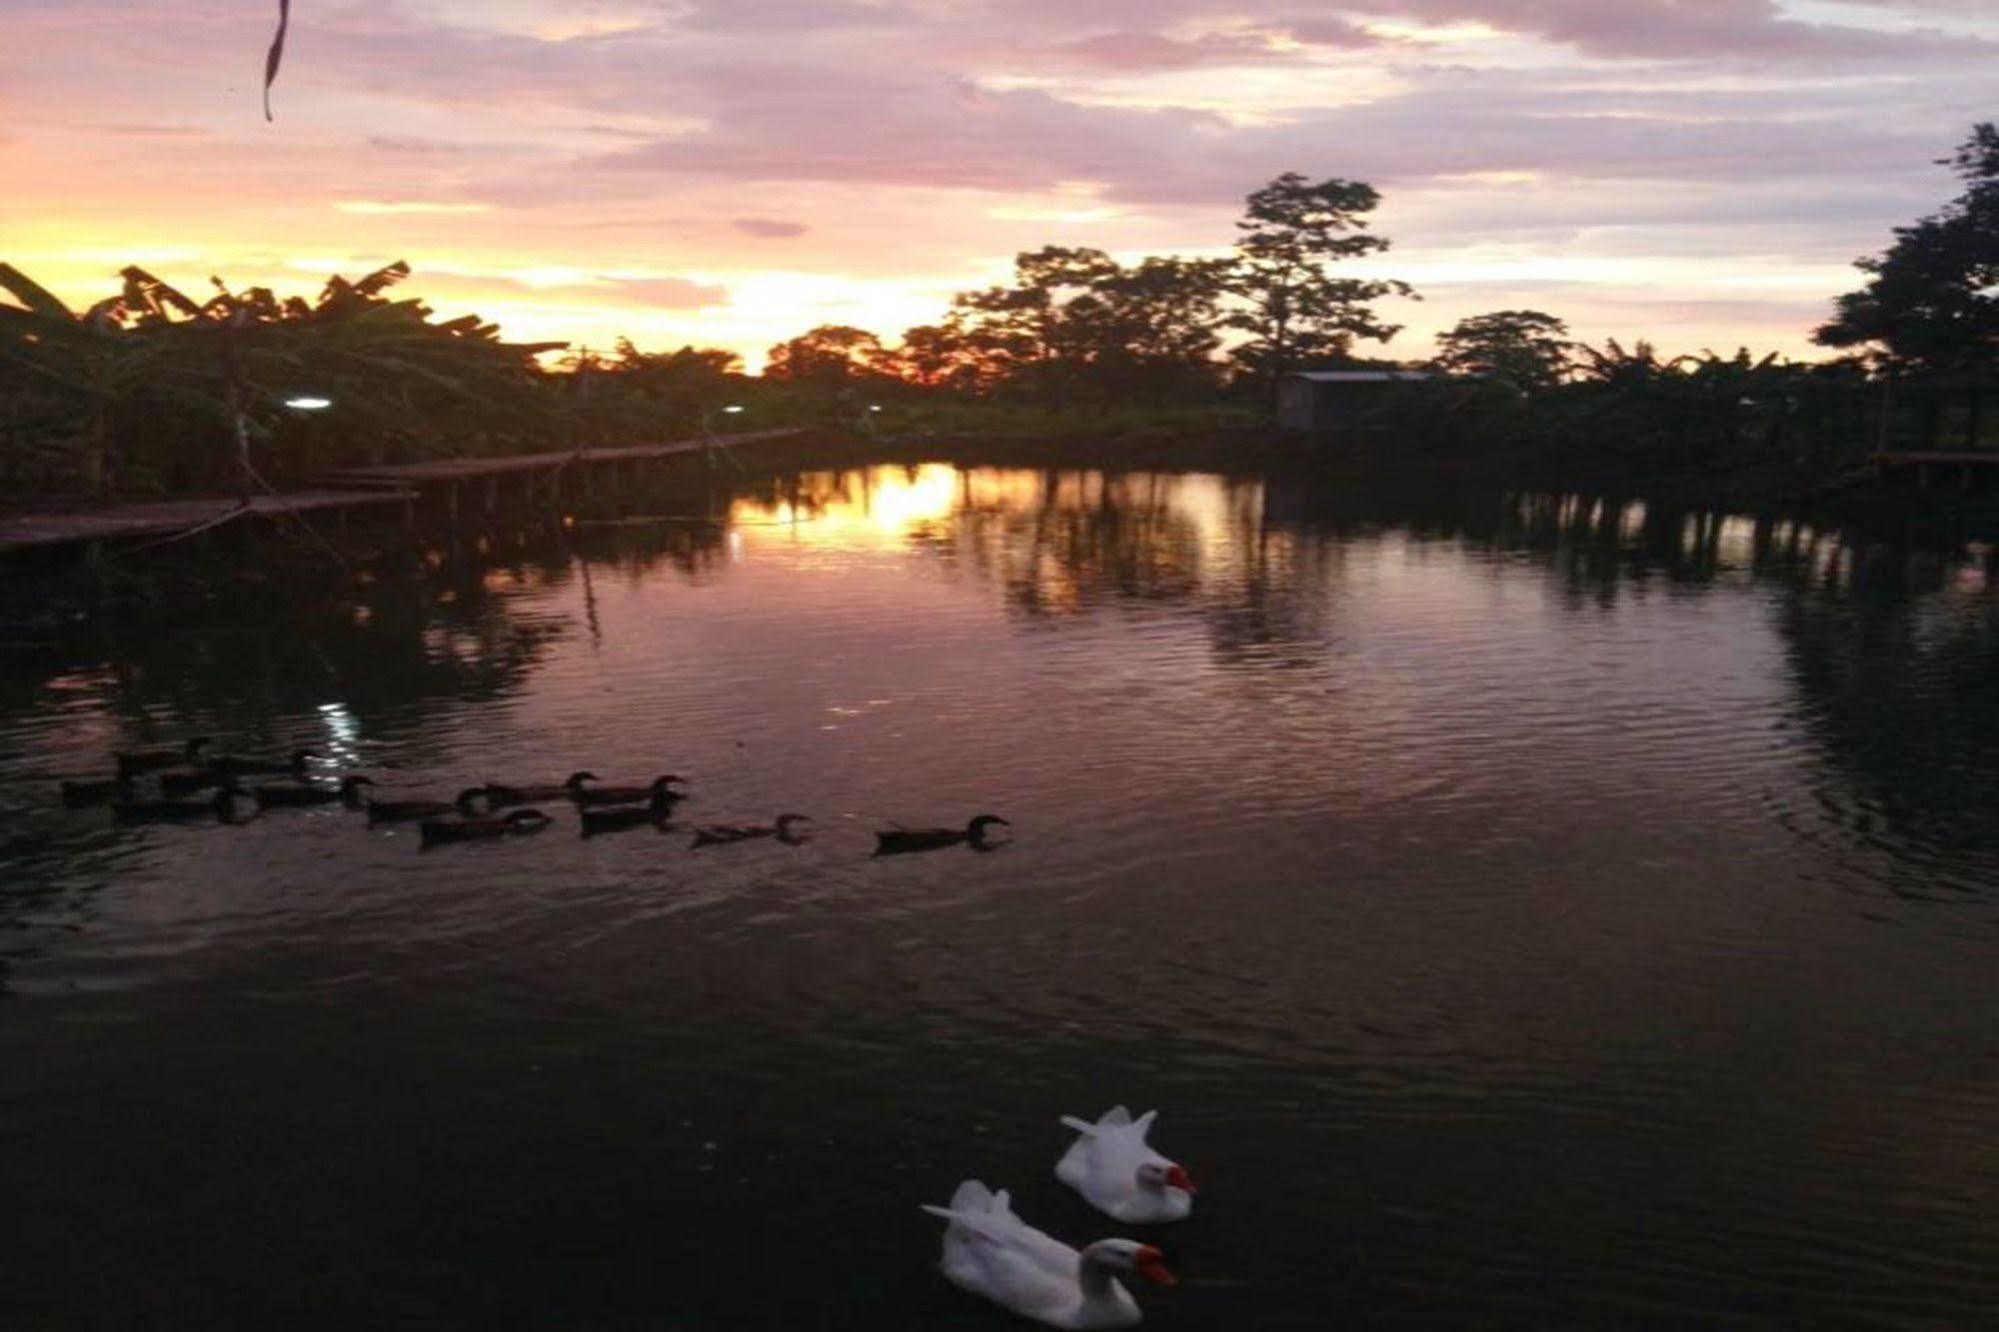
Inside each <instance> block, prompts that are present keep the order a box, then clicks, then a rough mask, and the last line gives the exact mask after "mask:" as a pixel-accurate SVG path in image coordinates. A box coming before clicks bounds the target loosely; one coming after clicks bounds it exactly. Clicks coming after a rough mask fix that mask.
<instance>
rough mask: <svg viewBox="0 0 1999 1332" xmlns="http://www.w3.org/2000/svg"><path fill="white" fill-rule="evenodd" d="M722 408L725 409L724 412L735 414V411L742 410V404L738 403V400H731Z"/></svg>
mask: <svg viewBox="0 0 1999 1332" xmlns="http://www.w3.org/2000/svg"><path fill="white" fill-rule="evenodd" d="M722 410H723V411H725V412H728V413H730V414H731V415H733V414H735V413H736V412H740V411H742V410H743V405H742V404H741V403H739V402H732V403H730V404H729V405H728V406H727V407H724V408H723V409H722Z"/></svg>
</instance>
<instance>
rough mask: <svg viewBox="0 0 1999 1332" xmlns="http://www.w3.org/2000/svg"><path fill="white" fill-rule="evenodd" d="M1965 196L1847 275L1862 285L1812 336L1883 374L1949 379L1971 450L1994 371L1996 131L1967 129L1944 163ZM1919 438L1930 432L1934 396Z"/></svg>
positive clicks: (1998, 235)
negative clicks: (1955, 386)
mask: <svg viewBox="0 0 1999 1332" xmlns="http://www.w3.org/2000/svg"><path fill="white" fill-rule="evenodd" d="M1939 165H1944V166H1949V167H1950V168H1951V169H1952V170H1953V171H1955V172H1956V174H1957V175H1958V177H1959V178H1960V179H1962V180H1963V181H1964V182H1965V191H1964V193H1963V194H1961V195H1959V196H1958V197H1957V198H1956V199H1954V200H1952V201H1951V202H1950V203H1948V204H1946V205H1945V206H1944V207H1943V209H1942V210H1941V211H1939V212H1936V213H1933V214H1931V215H1930V216H1928V217H1924V218H1920V219H1918V220H1917V221H1916V222H1914V223H1913V224H1911V225H1909V226H1906V227H1897V228H1896V229H1895V242H1894V244H1892V245H1890V246H1889V247H1888V249H1887V250H1886V251H1885V252H1884V253H1882V254H1880V255H1877V256H1873V257H1870V258H1866V259H1861V260H1859V261H1857V262H1856V264H1855V267H1857V268H1859V269H1860V270H1861V271H1862V272H1864V273H1867V274H1868V275H1869V277H1868V281H1867V285H1866V286H1864V287H1862V288H1861V289H1860V290H1859V291H1855V292H1849V293H1847V294H1846V295H1844V296H1841V297H1840V298H1839V301H1838V305H1837V313H1836V314H1835V315H1834V317H1833V318H1832V319H1831V320H1830V321H1829V322H1827V323H1825V324H1822V325H1821V326H1820V327H1819V328H1818V329H1817V330H1816V331H1815V332H1814V333H1813V334H1812V339H1813V341H1815V342H1817V343H1819V344H1820V345H1821V346H1826V347H1858V348H1863V349H1866V350H1868V351H1870V352H1872V353H1873V354H1874V358H1875V361H1876V363H1877V364H1878V365H1879V366H1880V367H1881V368H1884V369H1887V370H1890V371H1909V370H1916V371H1921V372H1925V373H1928V374H1930V375H1933V376H1948V377H1950V378H1952V379H1954V380H1958V381H1961V382H1962V383H1964V384H1965V386H1966V387H1967V389H1968V397H1969V404H1970V413H1969V418H1970V419H1969V421H1968V423H1967V429H1966V435H1967V437H1968V438H1969V439H1970V440H1971V441H1973V442H1974V443H1975V442H1976V440H1977V438H1978V434H1979V425H1980V419H1979V418H1980V408H1981V406H1982V403H1983V397H1984V389H1985V386H1986V384H1987V383H1988V381H1989V380H1990V379H1991V377H1992V371H1993V364H1994V362H1995V361H1999V127H1995V126H1994V124H1993V123H1992V122H1990V121H1987V122H1985V123H1983V124H1980V125H1977V126H1974V127H1973V129H1972V132H1971V137H1969V138H1968V139H1966V140H1965V141H1964V143H1963V144H1962V145H1960V146H1959V148H1958V149H1957V151H1956V152H1955V153H1953V154H1952V155H1951V156H1950V157H1948V158H1944V159H1941V161H1940V163H1939ZM1931 404H1932V405H1931V407H1930V410H1929V412H1928V416H1929V424H1928V428H1927V429H1926V431H1925V433H1926V434H1934V433H1935V430H1936V428H1937V420H1936V418H1937V409H1936V407H1935V397H1934V395H1932V398H1931Z"/></svg>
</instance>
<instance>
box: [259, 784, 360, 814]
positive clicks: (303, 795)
mask: <svg viewBox="0 0 1999 1332" xmlns="http://www.w3.org/2000/svg"><path fill="white" fill-rule="evenodd" d="M373 785H374V783H373V782H371V781H369V780H368V779H367V778H366V777H342V778H341V779H340V785H338V786H323V785H320V784H317V783H314V782H297V783H294V784H292V785H289V786H287V785H282V784H272V785H265V786H258V787H253V788H252V789H251V794H253V795H255V796H256V797H257V803H258V804H259V805H261V806H263V807H264V808H265V809H288V808H296V807H298V806H302V805H332V804H344V805H348V806H350V807H358V806H359V804H360V803H361V794H360V792H361V788H362V787H364V786H373Z"/></svg>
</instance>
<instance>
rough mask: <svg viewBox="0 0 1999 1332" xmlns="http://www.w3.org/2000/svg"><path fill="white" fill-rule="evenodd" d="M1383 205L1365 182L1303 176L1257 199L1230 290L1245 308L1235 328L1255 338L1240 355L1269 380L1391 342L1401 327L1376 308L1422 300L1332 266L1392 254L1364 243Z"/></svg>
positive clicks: (1378, 244)
mask: <svg viewBox="0 0 1999 1332" xmlns="http://www.w3.org/2000/svg"><path fill="white" fill-rule="evenodd" d="M1380 202H1381V196H1380V195H1379V194H1377V193H1375V190H1374V187H1373V186H1371V185H1366V184H1363V183H1361V182H1360V181H1351V180H1340V179H1337V178H1334V179H1330V180H1322V181H1318V182H1316V183H1315V182H1312V181H1309V180H1307V179H1306V178H1305V177H1303V176H1301V175H1299V174H1298V173H1296V172H1294V171H1287V172H1285V173H1284V174H1283V175H1281V176H1279V177H1277V179H1275V180H1273V181H1271V182H1270V183H1269V184H1268V185H1265V186H1264V187H1263V188H1262V189H1260V190H1257V191H1256V192H1255V193H1253V194H1251V195H1250V196H1249V198H1248V200H1247V209H1246V211H1245V213H1244V215H1243V220H1242V221H1240V222H1238V223H1236V229H1237V230H1239V231H1240V232H1242V235H1241V236H1239V237H1238V238H1237V239H1236V256H1237V257H1236V261H1235V266H1234V269H1233V271H1232V273H1231V281H1230V289H1231V291H1232V292H1233V293H1234V294H1235V295H1236V296H1237V297H1238V298H1239V299H1240V301H1241V302H1242V304H1241V307H1240V308H1238V309H1237V310H1236V311H1235V312H1234V313H1233V314H1231V315H1230V317H1229V319H1228V326H1229V327H1231V328H1235V329H1239V330H1241V331H1242V332H1244V333H1246V334H1248V337H1247V338H1246V339H1245V340H1244V341H1243V342H1242V343H1241V344H1240V345H1239V346H1237V347H1236V348H1235V350H1234V351H1233V353H1231V355H1232V356H1233V358H1234V359H1235V361H1236V363H1237V364H1238V365H1240V366H1241V367H1242V368H1243V369H1244V370H1246V371H1248V372H1249V373H1250V374H1252V375H1255V376H1257V377H1259V378H1262V379H1264V380H1267V381H1274V380H1275V379H1276V377H1277V376H1279V375H1281V374H1283V373H1285V372H1286V371H1288V370H1294V369H1296V368H1298V367H1299V366H1301V365H1305V364H1308V363H1311V362H1315V361H1326V360H1337V359H1342V358H1345V357H1347V356H1348V355H1350V354H1351V352H1352V349H1353V344H1354V341H1355V339H1357V338H1367V339H1370V340H1373V341H1377V342H1386V341H1387V340H1388V339H1389V338H1392V337H1394V336H1395V334H1396V333H1397V332H1398V331H1399V329H1400V326H1399V325H1396V324H1386V323H1383V322H1381V321H1380V320H1379V319H1377V318H1376V317H1375V314H1374V311H1373V310H1372V309H1370V308H1369V302H1371V301H1375V300H1379V299H1380V298H1381V297H1383V296H1389V295H1399V296H1414V295H1415V292H1414V291H1413V290H1412V289H1411V288H1410V286H1409V284H1408V283H1406V282H1397V281H1393V280H1379V281H1375V280H1368V279H1361V278H1336V277H1334V276H1332V274H1330V273H1329V272H1328V271H1327V265H1329V264H1331V263H1334V262H1336V261H1338V260H1341V259H1354V258H1359V257H1361V256H1364V255H1369V254H1375V253H1378V252H1380V251H1382V250H1386V249H1387V248H1388V246H1389V242H1388V241H1387V240H1386V239H1385V238H1384V237H1381V236H1370V235H1366V234H1363V233H1364V232H1365V230H1366V227H1367V216H1366V215H1367V214H1368V213H1371V212H1373V211H1374V209H1375V207H1376V205H1378V204H1379V203H1380Z"/></svg>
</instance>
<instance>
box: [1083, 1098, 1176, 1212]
mask: <svg viewBox="0 0 1999 1332" xmlns="http://www.w3.org/2000/svg"><path fill="white" fill-rule="evenodd" d="M1157 1118H1159V1112H1158V1111H1157V1110H1148V1111H1146V1112H1145V1113H1144V1114H1142V1115H1140V1116H1139V1117H1138V1118H1137V1119H1133V1118H1132V1117H1131V1111H1129V1110H1127V1109H1125V1108H1124V1107H1123V1106H1121V1105H1114V1106H1112V1107H1111V1108H1110V1109H1109V1110H1107V1111H1105V1112H1104V1116H1103V1118H1102V1119H1099V1120H1098V1121H1097V1122H1096V1123H1094V1124H1092V1123H1089V1122H1087V1121H1085V1120H1081V1119H1077V1118H1076V1117H1075V1116H1073V1115H1064V1116H1062V1123H1063V1124H1064V1125H1066V1126H1067V1127H1069V1128H1072V1129H1074V1130H1076V1132H1077V1134H1078V1135H1079V1136H1078V1137H1077V1138H1076V1141H1075V1142H1073V1143H1071V1144H1070V1145H1069V1150H1068V1151H1066V1152H1064V1153H1062V1159H1061V1160H1060V1161H1057V1162H1056V1163H1055V1178H1057V1179H1059V1180H1061V1181H1062V1182H1063V1183H1064V1184H1067V1185H1068V1186H1069V1187H1070V1188H1072V1189H1074V1190H1075V1191H1076V1192H1078V1193H1080V1194H1082V1195H1083V1196H1084V1197H1085V1198H1087V1199H1088V1200H1089V1202H1090V1205H1091V1206H1092V1207H1094V1208H1096V1209H1097V1210H1098V1211H1100V1212H1102V1213H1104V1214H1105V1215H1107V1216H1112V1217H1116V1218H1117V1219H1118V1220H1120V1221H1123V1222H1125V1223H1126V1224H1128V1225H1134V1226H1149V1225H1158V1224H1160V1223H1162V1222H1166V1221H1180V1220H1184V1219H1185V1218H1186V1216H1187V1213H1189V1212H1191V1211H1192V1210H1193V1209H1194V1192H1195V1189H1194V1181H1193V1180H1192V1179H1190V1178H1188V1176H1187V1171H1186V1169H1185V1167H1183V1166H1181V1165H1179V1164H1177V1163H1175V1162H1173V1161H1169V1160H1167V1159H1166V1158H1165V1157H1163V1156H1161V1155H1160V1154H1159V1153H1158V1152H1155V1151H1153V1150H1152V1148H1151V1147H1150V1146H1149V1145H1147V1143H1146V1141H1145V1135H1146V1134H1147V1133H1148V1132H1150V1131H1151V1129H1152V1122H1153V1121H1154V1120H1155V1119H1157Z"/></svg>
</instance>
